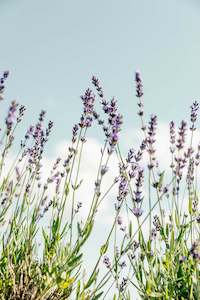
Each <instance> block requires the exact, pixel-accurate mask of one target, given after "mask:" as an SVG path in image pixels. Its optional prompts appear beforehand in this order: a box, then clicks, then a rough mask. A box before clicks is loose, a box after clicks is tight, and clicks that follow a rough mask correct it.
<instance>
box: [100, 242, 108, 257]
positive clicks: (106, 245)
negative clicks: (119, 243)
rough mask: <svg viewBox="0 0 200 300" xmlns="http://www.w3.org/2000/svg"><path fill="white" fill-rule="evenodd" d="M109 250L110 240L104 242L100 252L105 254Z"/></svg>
mask: <svg viewBox="0 0 200 300" xmlns="http://www.w3.org/2000/svg"><path fill="white" fill-rule="evenodd" d="M107 250H108V242H107V243H106V244H104V245H103V246H101V249H100V254H101V255H104V254H105V253H106V251H107Z"/></svg>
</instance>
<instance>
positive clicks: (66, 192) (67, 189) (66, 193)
mask: <svg viewBox="0 0 200 300" xmlns="http://www.w3.org/2000/svg"><path fill="white" fill-rule="evenodd" d="M68 194H69V183H68V184H67V185H66V187H65V196H67V195H68Z"/></svg>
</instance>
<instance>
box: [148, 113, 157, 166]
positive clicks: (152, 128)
mask: <svg viewBox="0 0 200 300" xmlns="http://www.w3.org/2000/svg"><path fill="white" fill-rule="evenodd" d="M156 128H157V116H156V115H151V118H150V121H149V125H148V132H147V138H146V144H147V152H148V153H149V156H150V163H149V165H148V167H149V169H152V168H153V167H154V166H155V160H156V158H155V151H156V150H155V146H154V144H155V141H156V140H155V135H156Z"/></svg>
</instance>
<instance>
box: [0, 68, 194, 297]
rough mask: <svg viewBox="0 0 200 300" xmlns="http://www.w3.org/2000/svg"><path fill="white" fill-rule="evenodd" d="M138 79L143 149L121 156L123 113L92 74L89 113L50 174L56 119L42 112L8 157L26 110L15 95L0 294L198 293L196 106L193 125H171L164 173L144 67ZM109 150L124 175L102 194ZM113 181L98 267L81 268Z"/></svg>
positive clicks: (0, 185) (0, 179)
mask: <svg viewBox="0 0 200 300" xmlns="http://www.w3.org/2000/svg"><path fill="white" fill-rule="evenodd" d="M8 75H9V72H7V71H6V72H4V73H3V75H2V77H1V80H0V99H1V100H3V92H4V82H5V80H6V79H7V77H8ZM135 81H136V96H137V99H138V108H139V110H138V115H139V118H140V122H141V130H142V135H141V143H140V145H139V147H138V149H133V148H131V149H130V150H129V151H128V153H127V155H123V154H122V153H121V151H120V146H119V134H120V131H121V127H122V123H123V118H122V115H121V114H120V113H119V109H118V106H117V102H116V100H115V99H114V98H112V99H111V100H107V99H106V97H105V95H104V91H103V89H102V87H101V85H100V82H99V80H98V79H97V78H96V77H93V78H92V84H93V87H94V89H95V92H94V91H93V90H92V89H90V88H88V89H87V90H86V91H85V93H84V95H83V96H81V100H82V105H83V111H82V114H81V117H80V120H79V121H78V122H77V123H76V124H75V125H74V127H73V129H72V137H71V145H70V146H69V147H68V149H66V156H65V157H64V159H61V158H60V157H58V158H57V159H56V161H55V163H54V164H53V166H52V169H51V171H50V173H49V175H48V176H47V178H44V176H43V167H44V166H43V156H44V153H45V146H46V143H47V142H48V139H49V136H50V134H51V131H52V127H53V122H52V121H49V122H47V124H46V112H45V111H41V113H40V115H39V117H38V120H37V122H36V124H35V125H30V127H29V128H28V130H27V132H26V133H25V135H24V138H23V139H22V140H21V142H20V147H19V152H18V153H17V154H16V156H15V158H12V159H11V158H10V156H9V155H10V153H12V152H13V151H12V149H13V145H14V142H15V140H14V137H15V136H16V130H17V127H18V126H19V125H20V123H21V122H22V120H23V117H24V113H25V110H26V109H25V107H24V106H23V105H21V106H20V105H19V104H18V103H17V102H16V101H13V102H12V103H11V104H10V107H9V109H8V113H7V116H6V118H5V122H4V124H3V127H2V130H1V152H0V193H1V198H0V201H1V206H0V223H1V224H0V225H1V231H0V234H1V246H0V298H1V299H38V300H39V299H43V300H46V299H77V300H86V299H88V300H89V299H91V300H96V299H113V300H114V299H136V296H135V295H136V292H137V295H138V296H140V297H141V298H142V299H198V298H199V295H200V287H199V284H200V270H199V261H200V252H199V250H200V244H199V243H200V237H199V224H200V214H199V200H198V199H199V198H198V180H199V177H198V170H199V163H200V146H199V145H198V143H196V142H195V133H196V132H197V129H196V127H197V126H196V121H197V112H198V109H199V104H198V103H197V102H194V103H193V104H192V106H191V114H190V124H189V128H188V127H187V124H186V122H185V121H182V122H181V124H180V126H179V128H176V127H175V123H174V122H173V121H171V122H170V125H169V141H170V147H169V151H170V155H171V161H170V165H169V168H168V169H164V170H162V169H161V168H160V165H159V162H158V159H157V151H158V150H157V146H156V142H157V136H156V135H157V116H156V115H152V116H151V117H150V120H149V122H148V123H146V121H145V118H144V117H145V116H144V104H143V101H142V97H143V83H142V79H141V75H140V73H139V72H136V75H135ZM97 101H98V102H100V106H101V111H100V112H97V110H96V107H97V105H96V102H97ZM102 113H103V115H102ZM95 123H96V124H97V126H99V129H100V130H102V132H103V134H104V139H105V141H104V144H103V146H102V148H101V151H100V153H101V154H100V160H99V164H98V171H97V174H96V178H95V180H94V183H91V184H94V193H93V195H89V197H90V198H91V199H90V200H91V205H90V208H89V210H88V212H87V217H86V218H85V219H83V221H82V222H80V221H79V218H77V216H78V215H79V216H80V217H81V207H82V202H81V201H80V198H79V197H77V195H78V193H77V191H78V190H79V189H81V187H82V180H81V179H80V178H81V177H80V170H81V162H82V153H83V149H84V147H85V144H86V143H87V134H88V132H89V130H90V127H91V126H95ZM186 135H187V136H188V137H189V140H188V139H187V138H186ZM197 136H198V134H197ZM188 141H189V142H188ZM113 155H115V156H116V157H117V159H118V167H119V173H118V174H116V177H115V178H114V180H113V183H112V184H111V186H110V187H109V188H108V189H107V190H105V189H104V188H103V182H104V181H105V180H106V176H109V166H110V160H111V156H113ZM12 157H13V154H12ZM9 162H11V163H9ZM115 187H117V194H116V196H115V199H113V222H112V224H111V226H110V228H109V230H108V232H107V233H105V240H104V243H103V245H102V246H101V248H100V249H94V252H95V254H96V255H97V256H98V257H97V261H96V263H95V265H94V266H93V267H92V271H91V272H89V271H88V272H86V274H85V266H84V247H85V245H86V244H87V242H88V239H89V237H90V236H92V235H93V231H94V230H95V227H94V224H95V222H96V217H97V214H101V204H102V202H103V201H106V197H107V196H108V195H109V193H110V191H111V190H112V189H113V188H115ZM102 264H103V266H102ZM90 267H91V266H90ZM86 271H87V267H86Z"/></svg>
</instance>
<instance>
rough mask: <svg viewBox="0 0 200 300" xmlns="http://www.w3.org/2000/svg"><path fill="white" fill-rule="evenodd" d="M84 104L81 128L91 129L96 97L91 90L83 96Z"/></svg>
mask: <svg viewBox="0 0 200 300" xmlns="http://www.w3.org/2000/svg"><path fill="white" fill-rule="evenodd" d="M81 99H82V102H83V114H82V116H81V119H80V122H79V126H80V127H81V128H85V127H86V128H87V127H91V125H92V121H93V117H92V116H93V111H94V102H95V95H94V94H93V93H92V90H90V89H89V88H88V89H87V90H86V91H85V94H84V95H82V96H81Z"/></svg>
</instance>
